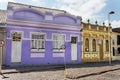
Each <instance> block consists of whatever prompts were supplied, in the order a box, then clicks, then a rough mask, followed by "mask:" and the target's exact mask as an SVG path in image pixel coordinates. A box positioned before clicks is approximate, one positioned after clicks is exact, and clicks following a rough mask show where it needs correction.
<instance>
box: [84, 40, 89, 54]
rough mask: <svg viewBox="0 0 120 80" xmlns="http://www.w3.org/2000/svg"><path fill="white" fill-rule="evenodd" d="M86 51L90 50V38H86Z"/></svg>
mask: <svg viewBox="0 0 120 80" xmlns="http://www.w3.org/2000/svg"><path fill="white" fill-rule="evenodd" d="M85 51H86V52H88V51H89V39H88V38H86V40H85Z"/></svg>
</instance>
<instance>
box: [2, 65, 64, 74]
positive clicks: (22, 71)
mask: <svg viewBox="0 0 120 80" xmlns="http://www.w3.org/2000/svg"><path fill="white" fill-rule="evenodd" d="M58 68H59V69H64V66H58V67H49V68H39V69H38V68H37V69H26V70H14V71H6V72H4V71H3V72H2V74H13V73H27V72H31V71H44V70H50V69H58Z"/></svg>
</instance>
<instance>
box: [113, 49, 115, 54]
mask: <svg viewBox="0 0 120 80" xmlns="http://www.w3.org/2000/svg"><path fill="white" fill-rule="evenodd" d="M113 56H115V48H114V47H113Z"/></svg>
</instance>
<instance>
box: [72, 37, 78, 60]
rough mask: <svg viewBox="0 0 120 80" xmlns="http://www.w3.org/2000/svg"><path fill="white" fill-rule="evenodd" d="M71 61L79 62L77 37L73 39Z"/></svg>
mask: <svg viewBox="0 0 120 80" xmlns="http://www.w3.org/2000/svg"><path fill="white" fill-rule="evenodd" d="M71 59H72V61H77V37H74V36H72V37H71Z"/></svg>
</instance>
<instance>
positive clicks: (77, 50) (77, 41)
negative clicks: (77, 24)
mask: <svg viewBox="0 0 120 80" xmlns="http://www.w3.org/2000/svg"><path fill="white" fill-rule="evenodd" d="M72 37H77V42H79V40H80V39H79V36H78V35H70V42H71V40H72ZM77 42H76V46H77ZM70 45H71V60H72V43H71V44H70ZM76 52H78V48H77V51H76ZM76 54H77V53H76ZM72 61H75V62H76V61H78V54H77V60H72Z"/></svg>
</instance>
